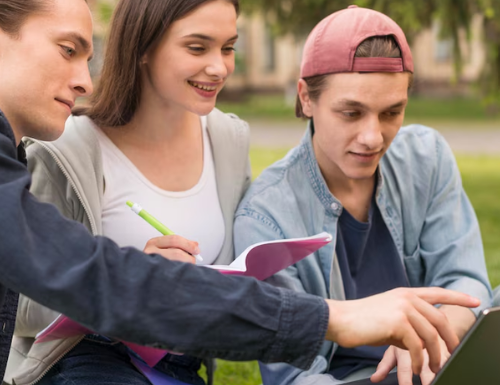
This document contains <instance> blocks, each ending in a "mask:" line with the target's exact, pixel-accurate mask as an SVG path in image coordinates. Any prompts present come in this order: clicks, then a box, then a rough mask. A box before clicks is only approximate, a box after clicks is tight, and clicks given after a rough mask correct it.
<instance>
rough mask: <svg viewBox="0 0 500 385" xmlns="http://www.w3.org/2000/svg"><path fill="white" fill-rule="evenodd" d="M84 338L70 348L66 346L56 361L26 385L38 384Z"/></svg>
mask: <svg viewBox="0 0 500 385" xmlns="http://www.w3.org/2000/svg"><path fill="white" fill-rule="evenodd" d="M84 338H85V336H82V337H81V338H79V339H78V340H76V341H75V342H74V343H72V344H71V345H70V346H68V348H67V349H66V350H65V351H64V352H63V353H62V354H60V355H59V357H57V359H55V360H54V362H52V363H51V364H50V365H49V366H48V367H47V368H46V369H45V370H44V371H43V372H42V374H40V375H39V376H38V378H37V379H36V380H35V381H33V382H30V383H29V384H28V385H35V384H36V383H38V382H40V381H41V380H42V378H43V377H45V375H46V374H47V373H48V372H50V370H51V369H52V368H53V367H54V366H55V365H56V364H57V363H58V362H59V361H61V360H62V359H63V357H64V356H65V355H66V354H68V353H69V352H70V351H72V350H73V348H75V347H76V345H78V344H79V343H80V342H82V340H83V339H84Z"/></svg>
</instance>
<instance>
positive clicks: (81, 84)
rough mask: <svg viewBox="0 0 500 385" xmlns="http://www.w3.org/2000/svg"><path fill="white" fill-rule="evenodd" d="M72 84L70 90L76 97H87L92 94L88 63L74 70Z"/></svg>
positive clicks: (92, 87)
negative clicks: (71, 89)
mask: <svg viewBox="0 0 500 385" xmlns="http://www.w3.org/2000/svg"><path fill="white" fill-rule="evenodd" d="M72 83H73V84H72V86H71V88H73V90H74V91H75V93H76V97H80V96H89V95H90V94H92V92H94V86H93V84H92V78H91V76H90V71H89V66H88V62H85V63H84V64H82V65H81V66H78V67H77V68H76V69H75V73H74V76H73V82H72Z"/></svg>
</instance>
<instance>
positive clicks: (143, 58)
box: [139, 53, 149, 66]
mask: <svg viewBox="0 0 500 385" xmlns="http://www.w3.org/2000/svg"><path fill="white" fill-rule="evenodd" d="M148 59H149V55H148V54H147V53H145V54H144V55H143V56H142V57H141V60H139V65H140V66H142V65H144V64H147V62H148Z"/></svg>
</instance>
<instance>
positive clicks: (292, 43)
mask: <svg viewBox="0 0 500 385" xmlns="http://www.w3.org/2000/svg"><path fill="white" fill-rule="evenodd" d="M238 23H239V24H238V32H239V35H240V39H239V41H238V43H237V47H236V48H237V51H236V56H237V60H236V64H237V70H236V72H235V74H234V75H233V76H232V77H231V78H230V80H229V81H228V85H227V87H226V88H227V91H232V92H240V91H244V92H285V93H286V92H287V90H290V91H289V92H292V93H295V91H294V89H295V83H296V81H297V78H298V74H299V67H300V59H301V56H302V47H303V45H304V39H302V40H300V39H294V38H293V37H292V36H284V37H280V36H278V37H275V36H273V34H272V32H271V30H270V28H269V27H268V26H267V25H266V23H265V21H264V19H263V17H261V16H260V15H259V14H253V15H250V16H247V15H242V16H241V17H240V19H239V21H238ZM481 25H482V18H481V17H480V16H477V17H475V18H474V20H473V23H472V26H471V36H470V40H469V41H467V39H466V36H465V32H464V31H461V35H462V39H461V40H462V41H461V45H462V52H463V63H464V65H463V70H462V73H461V74H460V75H459V76H458V77H457V76H455V69H454V64H453V51H452V50H453V45H452V41H451V40H443V39H441V38H440V36H439V24H438V23H437V22H436V23H434V25H433V27H432V28H430V29H427V30H424V31H422V32H421V33H420V34H418V36H416V37H415V39H413V41H412V44H411V46H412V53H413V58H414V63H415V85H414V88H415V90H414V92H416V93H419V94H426V95H429V94H431V95H443V96H446V95H448V94H451V93H453V94H454V95H457V93H458V94H464V95H466V94H468V93H470V92H471V90H472V87H471V86H472V84H474V82H475V81H476V80H477V79H478V76H479V75H480V73H481V69H482V68H483V65H484V62H485V47H484V45H483V44H482V38H483V37H482V29H481ZM292 89H293V91H292Z"/></svg>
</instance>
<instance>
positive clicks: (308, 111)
mask: <svg viewBox="0 0 500 385" xmlns="http://www.w3.org/2000/svg"><path fill="white" fill-rule="evenodd" d="M297 94H298V95H299V98H300V104H302V112H303V113H304V115H305V116H308V117H311V116H312V106H311V104H312V101H311V98H310V97H309V90H308V88H307V83H306V81H305V80H304V79H299V82H298V83H297Z"/></svg>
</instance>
